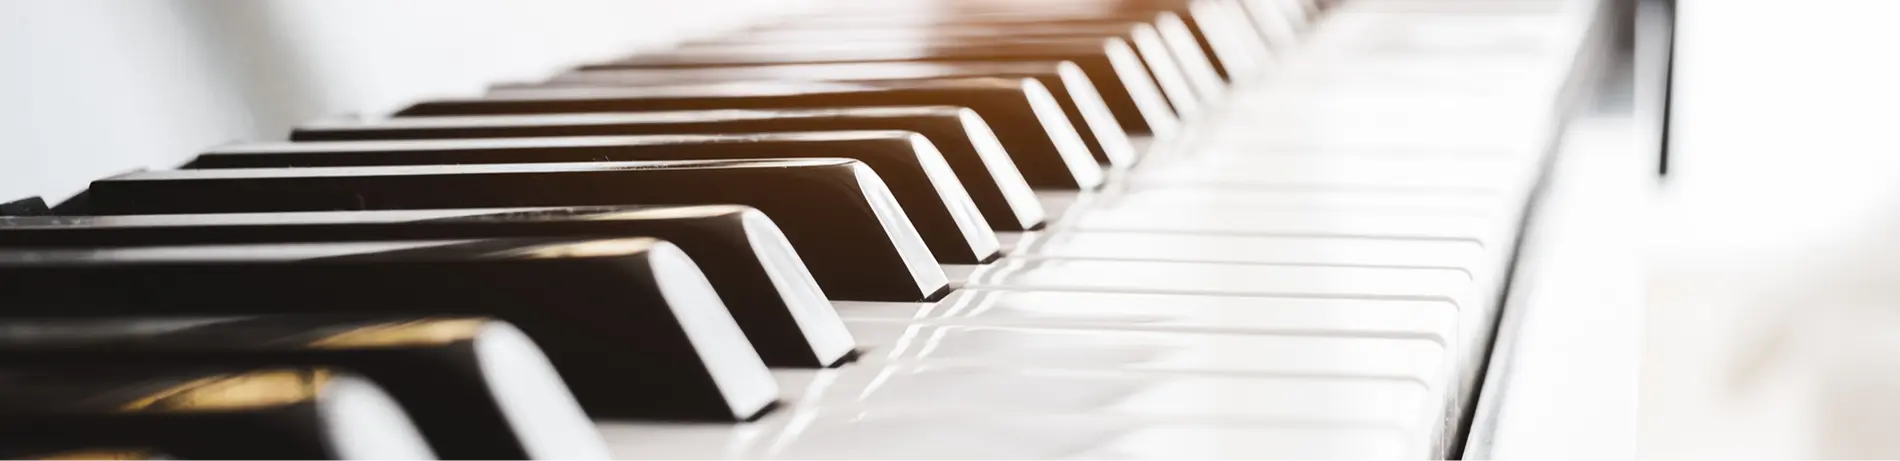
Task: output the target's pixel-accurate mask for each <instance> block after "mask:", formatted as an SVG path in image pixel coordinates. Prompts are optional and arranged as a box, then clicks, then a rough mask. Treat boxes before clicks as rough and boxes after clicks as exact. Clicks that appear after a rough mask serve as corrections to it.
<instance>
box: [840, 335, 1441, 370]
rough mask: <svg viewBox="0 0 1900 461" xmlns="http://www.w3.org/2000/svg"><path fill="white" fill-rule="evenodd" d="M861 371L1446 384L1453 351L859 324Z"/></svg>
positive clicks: (1251, 338) (1364, 343)
mask: <svg viewBox="0 0 1900 461" xmlns="http://www.w3.org/2000/svg"><path fill="white" fill-rule="evenodd" d="M849 325H850V326H851V331H852V334H853V335H855V336H857V337H858V338H859V339H860V343H861V344H864V345H865V350H864V352H863V356H861V357H860V358H859V362H858V364H857V365H856V366H853V367H851V368H854V369H855V368H861V367H863V366H866V365H867V364H875V363H887V362H921V363H933V364H944V363H953V364H962V365H991V366H1009V367H1026V368H1035V369H1107V370H1123V371H1128V370H1150V371H1192V372H1204V373H1217V374H1236V375H1246V374H1257V375H1269V376H1330V377H1339V376H1350V377H1380V378H1400V379H1412V380H1417V381H1419V382H1424V383H1438V382H1440V379H1438V375H1437V371H1438V370H1439V367H1440V366H1441V365H1442V363H1441V362H1440V360H1441V359H1440V356H1441V355H1442V354H1443V353H1444V346H1443V345H1441V344H1439V343H1437V342H1435V341H1431V340H1429V339H1416V338H1377V337H1324V336H1283V335H1260V334H1237V333H1207V332H1156V331H1128V330H1112V329H1093V328H1050V327H1015V326H1007V327H1006V326H987V325H955V324H906V323H902V322H881V321H866V320H854V321H851V322H849Z"/></svg>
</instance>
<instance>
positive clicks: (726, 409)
mask: <svg viewBox="0 0 1900 461" xmlns="http://www.w3.org/2000/svg"><path fill="white" fill-rule="evenodd" d="M656 249H658V250H659V251H657V252H656V251H655V250H656ZM0 273H3V274H6V277H0V284H5V285H6V287H7V289H9V290H17V291H26V290H24V289H23V288H21V287H22V286H38V287H41V288H43V289H45V290H43V291H41V292H38V293H28V294H27V295H22V296H17V297H14V298H13V300H12V302H10V303H9V305H8V310H7V311H6V312H5V314H6V315H7V316H11V317H49V316H50V317H106V316H125V315H163V316H223V315H250V314H284V313H338V314H370V315H390V314H405V313H406V314H423V315H434V314H444V313H447V314H477V315H492V316H495V317H498V318H502V319H505V320H508V321H509V322H510V323H513V324H515V325H518V326H519V327H520V328H521V329H522V330H523V331H526V332H528V334H529V335H530V337H532V338H533V339H534V340H535V341H536V342H537V343H539V346H540V347H541V349H542V350H543V351H544V352H545V353H546V356H547V357H548V359H549V360H550V361H552V362H553V363H554V366H555V367H556V369H557V370H558V371H559V372H560V374H561V378H562V380H563V381H565V382H566V384H567V385H568V387H569V388H570V389H572V390H573V392H574V395H575V397H576V398H577V399H579V401H580V402H581V403H582V405H583V406H584V407H585V408H586V410H587V412H588V413H589V414H590V415H597V416H621V417H643V418H688V419H700V420H741V419H746V418H750V417H752V416H754V415H757V414H758V413H759V412H760V411H762V410H763V409H764V408H766V407H767V406H769V405H771V404H772V403H773V402H774V401H775V400H776V398H777V395H776V394H777V389H776V386H775V384H774V382H773V381H772V380H771V378H770V376H769V372H768V371H767V370H766V368H765V365H764V363H763V362H762V361H760V360H759V357H758V355H757V354H756V353H754V352H753V349H752V348H751V345H750V344H749V343H748V342H747V341H746V339H745V337H744V335H743V334H742V333H739V331H738V327H737V325H736V324H733V322H732V319H731V317H730V315H728V314H727V313H726V309H725V308H724V305H723V304H721V303H720V302H719V299H718V297H717V295H716V294H714V292H713V291H712V289H711V287H710V286H707V285H705V281H704V278H703V276H700V275H699V273H698V270H697V269H696V268H694V267H692V263H691V260H690V259H689V258H687V257H686V256H685V255H684V254H683V253H681V252H679V250H678V249H677V248H676V247H673V246H672V245H671V244H668V243H666V242H663V241H658V240H653V239H642V238H631V239H605V240H598V239H597V240H563V239H496V240H475V241H412V242H360V243H335V244H330V243H326V244H278V245H208V246H174V247H139V248H110V249H82V250H62V251H54V250H30V251H5V252H0ZM695 278H697V279H696V280H695ZM95 283H96V284H99V285H101V286H102V287H107V288H99V289H92V290H74V289H50V288H49V287H58V286H69V287H76V286H80V285H87V284H95ZM155 306H162V307H155ZM635 390H638V391H639V392H640V393H651V394H650V395H646V396H633V395H628V393H629V392H631V391H635ZM655 396H664V397H663V398H656V397H655Z"/></svg>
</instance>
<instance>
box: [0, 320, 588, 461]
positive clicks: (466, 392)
mask: <svg viewBox="0 0 1900 461" xmlns="http://www.w3.org/2000/svg"><path fill="white" fill-rule="evenodd" d="M0 362H4V363H6V364H8V365H10V366H21V365H25V366H38V367H55V366H57V367H80V366H84V367H128V366H156V367H166V368H179V367H191V366H206V365H211V366H220V367H233V368H244V367H273V366H287V365H294V366H310V367H335V368H338V369H345V370H350V371H352V372H355V373H358V374H361V375H363V376H365V377H367V378H369V379H370V380H372V381H374V382H376V383H377V384H378V385H380V386H381V387H382V388H383V389H384V390H385V391H387V392H388V393H389V395H391V396H392V397H394V398H395V400H396V401H397V402H398V403H400V404H401V405H402V409H403V411H404V412H406V413H408V415H409V417H410V419H412V420H414V421H415V425H416V427H417V428H418V429H421V431H422V435H423V437H425V438H427V439H428V441H429V445H430V446H431V447H433V448H434V449H435V453H436V454H437V455H439V456H441V457H443V458H445V459H607V458H609V457H610V456H611V455H610V454H609V453H608V452H607V445H606V442H605V441H603V440H601V438H600V433H599V432H597V431H595V430H594V426H593V423H592V422H591V421H589V420H588V419H587V415H586V414H585V413H582V412H581V408H580V405H579V404H577V403H575V402H574V396H573V395H572V394H570V393H569V392H568V390H567V386H566V385H565V384H563V383H562V382H561V378H560V376H559V375H558V374H556V373H555V371H554V367H553V366H552V365H550V364H549V363H548V360H547V358H546V357H545V356H543V355H542V354H541V350H540V349H539V348H538V347H536V346H535V345H534V342H533V341H531V340H529V339H528V336H527V335H526V334H524V333H522V332H521V331H520V330H517V329H515V327H513V326H511V325H508V324H507V323H505V322H498V321H493V320H487V319H482V318H473V317H471V318H452V317H451V318H413V319H400V320H391V319H383V320H378V319H366V318H346V317H340V316H263V317H221V318H220V317H213V318H175V319H163V318H138V319H134V318H118V319H100V320H85V319H67V320H37V321H36V320H25V321H21V320H10V321H0Z"/></svg>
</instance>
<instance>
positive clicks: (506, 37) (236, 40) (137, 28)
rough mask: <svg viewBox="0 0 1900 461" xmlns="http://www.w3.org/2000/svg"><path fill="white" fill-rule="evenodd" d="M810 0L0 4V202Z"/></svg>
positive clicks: (59, 193)
mask: <svg viewBox="0 0 1900 461" xmlns="http://www.w3.org/2000/svg"><path fill="white" fill-rule="evenodd" d="M807 3H809V0H806V1H804V2H801V1H800V0H691V1H677V0H617V1H616V0H401V1H392V0H149V1H123V0H0V202H3V201H7V200H11V199H14V198H19V197H24V196H28V195H42V194H43V195H47V198H48V199H49V200H59V199H63V198H64V197H67V196H69V195H71V194H73V193H76V192H78V191H80V190H83V189H84V188H85V185H86V183H87V182H89V181H91V180H93V179H97V178H100V177H104V176H108V175H111V174H114V173H117V172H122V171H126V170H130V169H134V168H141V167H145V168H168V167H171V166H174V165H176V164H178V163H181V162H183V161H184V160H185V159H186V158H188V157H189V156H190V155H191V154H193V153H194V152H196V151H198V150H199V149H202V148H204V147H207V146H210V145H215V144H219V143H223V142H227V141H233V140H247V139H249V140H257V139H281V137H282V136H283V134H284V132H285V131H284V130H285V128H286V127H288V126H289V125H291V124H294V123H296V122H299V121H303V120H308V119H311V118H314V117H319V116H327V115H332V114H337V113H345V112H362V113H380V112H386V111H388V110H392V109H395V108H398V107H400V106H401V105H402V104H404V103H405V102H407V101H411V100H413V99H415V98H418V97H421V96H427V95H450V94H467V93H473V92H477V91H480V90H481V89H482V88H483V87H485V86H486V85H487V84H489V83H492V82H495V81H499V80H509V79H523V78H534V77H539V76H543V75H546V74H548V73H550V72H554V71H556V70H559V69H561V68H563V67H566V66H568V65H572V64H574V63H577V62H580V61H584V60H590V59H601V58H606V57H611V56H615V55H618V54H622V53H627V52H632V51H637V50H640V49H651V48H656V47H664V46H667V45H670V44H671V43H673V42H676V41H678V40H680V39H682V38H686V37H691V36H696V35H702V34H711V33H717V32H719V31H723V30H728V29H731V28H735V27H741V26H743V25H745V24H747V23H749V22H753V21H757V20H760V19H765V18H769V17H771V16H774V15H778V14H785V13H790V12H793V11H794V10H799V9H802V8H804V7H806V6H808V5H807Z"/></svg>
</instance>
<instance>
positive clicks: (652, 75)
mask: <svg viewBox="0 0 1900 461" xmlns="http://www.w3.org/2000/svg"><path fill="white" fill-rule="evenodd" d="M955 77H1005V78H1033V79H1036V81H1038V82H1042V84H1043V86H1045V87H1048V88H1049V91H1050V93H1051V94H1053V95H1055V97H1056V98H1055V99H1056V103H1057V104H1059V105H1061V106H1062V112H1063V113H1064V114H1067V115H1068V116H1069V124H1070V125H1072V126H1074V127H1075V128H1076V129H1077V130H1078V131H1080V132H1082V135H1083V136H1082V141H1083V142H1084V143H1086V144H1087V145H1088V148H1089V152H1090V153H1093V154H1095V160H1097V161H1100V162H1102V163H1106V164H1111V165H1113V164H1125V163H1131V162H1133V161H1134V157H1135V147H1134V145H1133V144H1131V143H1130V141H1129V139H1128V133H1127V131H1125V130H1123V129H1122V125H1121V122H1120V121H1117V120H1115V114H1114V112H1111V111H1110V110H1109V109H1108V103H1107V101H1106V100H1104V99H1103V98H1102V94H1101V92H1099V91H1098V90H1097V89H1096V87H1095V84H1094V83H1092V82H1091V81H1090V80H1089V78H1088V75H1087V74H1085V73H1083V72H1082V68H1081V67H1078V66H1076V65H1075V63H1073V62H1069V61H1021V62H984V61H946V62H918V61H900V62H876V63H840V64H786V65H763V66H745V67H688V68H671V67H669V68H657V69H614V70H598V71H575V72H569V73H566V74H562V75H559V76H556V77H555V78H553V79H550V80H549V81H546V82H540V83H519V84H501V85H495V86H494V87H493V88H495V89H498V90H506V89H520V88H548V87H614V86H658V85H683V84H693V83H732V82H761V81H839V82H853V81H856V82H864V81H879V80H923V79H934V78H955ZM985 130H986V131H987V130H988V128H985ZM924 134H925V135H929V134H930V133H924ZM931 140H932V141H936V138H934V137H933V138H932V139H931ZM958 174H962V173H958Z"/></svg>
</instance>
